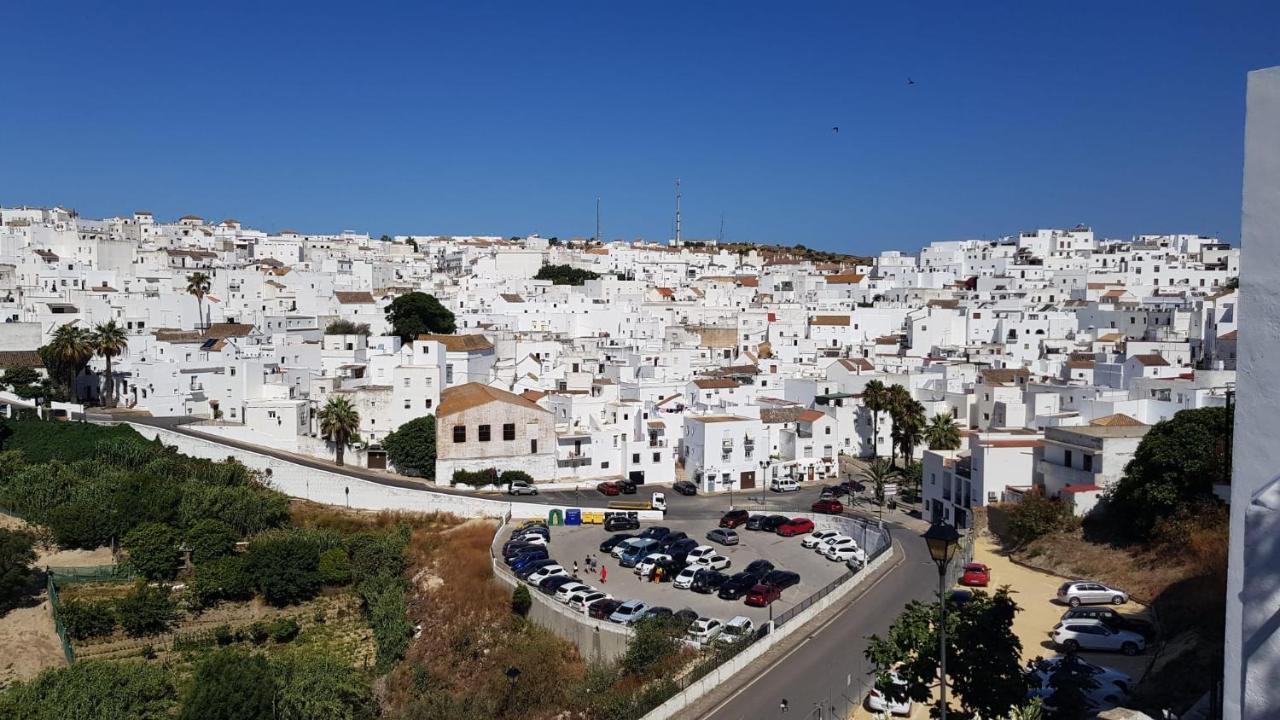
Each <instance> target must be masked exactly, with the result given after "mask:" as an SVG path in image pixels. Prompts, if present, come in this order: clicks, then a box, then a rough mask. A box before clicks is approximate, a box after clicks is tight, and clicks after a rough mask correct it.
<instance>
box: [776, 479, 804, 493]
mask: <svg viewBox="0 0 1280 720" xmlns="http://www.w3.org/2000/svg"><path fill="white" fill-rule="evenodd" d="M769 489H770V490H772V491H774V492H776V493H783V492H797V491H798V490H800V483H798V482H796V481H795V480H792V479H791V478H774V479H773V480H771V481H770V482H769Z"/></svg>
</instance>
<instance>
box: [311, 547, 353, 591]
mask: <svg viewBox="0 0 1280 720" xmlns="http://www.w3.org/2000/svg"><path fill="white" fill-rule="evenodd" d="M317 573H318V574H319V577H320V582H322V583H324V584H325V585H345V584H346V583H349V582H351V558H350V557H348V556H347V551H346V550H344V549H343V548H340V547H336V548H329V549H328V550H325V551H324V552H322V553H320V564H319V565H318V569H317Z"/></svg>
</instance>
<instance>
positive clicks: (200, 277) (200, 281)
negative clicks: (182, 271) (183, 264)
mask: <svg viewBox="0 0 1280 720" xmlns="http://www.w3.org/2000/svg"><path fill="white" fill-rule="evenodd" d="M211 287H213V283H212V281H211V280H209V276H208V275H205V274H204V273H202V272H194V273H191V274H190V275H188V276H187V294H188V295H191V296H193V297H195V299H196V312H197V314H198V318H197V320H196V329H197V330H199V329H200V325H201V324H202V323H203V322H204V296H205V295H208V294H209V289H210V288H211Z"/></svg>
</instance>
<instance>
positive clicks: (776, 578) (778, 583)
mask: <svg viewBox="0 0 1280 720" xmlns="http://www.w3.org/2000/svg"><path fill="white" fill-rule="evenodd" d="M760 582H762V583H764V584H765V585H772V586H774V587H776V588H778V589H779V590H786V589H787V588H789V587H791V586H792V585H799V584H800V573H795V572H791V571H790V570H774V571H772V572H770V573H769V574H768V575H765V576H764V578H763V579H761V580H760Z"/></svg>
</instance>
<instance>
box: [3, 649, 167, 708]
mask: <svg viewBox="0 0 1280 720" xmlns="http://www.w3.org/2000/svg"><path fill="white" fill-rule="evenodd" d="M176 697H177V692H176V691H175V689H174V687H173V678H172V675H171V671H170V669H169V668H166V667H161V666H159V665H152V664H149V663H131V662H110V661H100V660H89V661H86V662H78V663H76V664H75V665H72V666H70V667H65V668H58V669H56V670H46V671H44V672H42V673H40V675H39V676H37V677H36V678H35V679H34V680H31V681H29V682H25V683H18V684H16V685H13V686H12V687H10V688H8V689H7V690H5V691H4V692H3V693H0V717H3V718H7V720H67V719H69V718H86V719H88V718H129V720H168V719H169V718H170V714H169V711H170V710H171V709H172V707H173V704H174V700H175V699H176Z"/></svg>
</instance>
